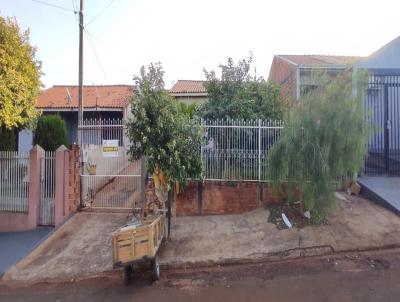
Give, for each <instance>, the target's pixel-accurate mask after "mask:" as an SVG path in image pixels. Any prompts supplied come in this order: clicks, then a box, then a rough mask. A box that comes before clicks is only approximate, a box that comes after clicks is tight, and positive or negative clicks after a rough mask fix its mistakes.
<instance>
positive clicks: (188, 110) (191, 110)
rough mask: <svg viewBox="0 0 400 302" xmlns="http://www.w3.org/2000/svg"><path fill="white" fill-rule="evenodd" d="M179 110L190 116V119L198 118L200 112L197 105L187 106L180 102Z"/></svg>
mask: <svg viewBox="0 0 400 302" xmlns="http://www.w3.org/2000/svg"><path fill="white" fill-rule="evenodd" d="M178 107H179V110H180V111H181V112H182V113H183V114H185V115H186V116H188V117H189V118H190V119H193V118H195V117H196V116H197V112H198V110H199V107H198V106H197V105H196V104H186V103H182V102H179V103H178Z"/></svg>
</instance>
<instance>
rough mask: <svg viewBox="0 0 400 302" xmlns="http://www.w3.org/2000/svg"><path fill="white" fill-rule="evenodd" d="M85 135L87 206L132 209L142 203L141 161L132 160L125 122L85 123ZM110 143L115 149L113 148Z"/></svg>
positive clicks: (81, 131)
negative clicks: (125, 133) (125, 134)
mask: <svg viewBox="0 0 400 302" xmlns="http://www.w3.org/2000/svg"><path fill="white" fill-rule="evenodd" d="M79 135H82V137H81V139H82V152H83V156H82V157H83V165H82V166H83V171H82V173H81V184H82V190H81V201H82V206H84V207H93V208H113V209H116V208H119V209H131V208H134V207H135V204H136V203H138V202H139V201H140V200H141V188H142V185H141V184H142V177H141V175H142V173H141V162H140V161H130V160H129V157H128V155H127V150H128V146H127V144H126V141H127V140H126V138H125V136H124V127H123V124H122V121H120V120H118V121H115V120H112V121H105V120H86V121H85V122H84V125H83V126H81V127H80V128H79ZM110 142H112V143H114V144H112V147H110V144H109V143H110Z"/></svg>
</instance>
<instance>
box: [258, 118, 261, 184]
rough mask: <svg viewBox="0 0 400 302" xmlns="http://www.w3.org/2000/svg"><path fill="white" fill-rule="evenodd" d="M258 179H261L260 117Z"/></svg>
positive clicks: (259, 129) (259, 120) (259, 126)
mask: <svg viewBox="0 0 400 302" xmlns="http://www.w3.org/2000/svg"><path fill="white" fill-rule="evenodd" d="M258 181H259V182H260V181H261V119H258Z"/></svg>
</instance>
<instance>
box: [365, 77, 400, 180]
mask: <svg viewBox="0 0 400 302" xmlns="http://www.w3.org/2000/svg"><path fill="white" fill-rule="evenodd" d="M365 110H366V114H365V115H366V116H367V117H368V119H369V123H370V124H371V125H372V126H373V128H374V131H373V136H372V138H371V141H370V142H369V144H368V155H367V156H366V159H365V170H364V172H365V173H366V174H370V175H382V174H387V175H393V176H394V175H400V76H390V75H373V76H371V78H370V80H369V82H368V86H367V93H366V97H365Z"/></svg>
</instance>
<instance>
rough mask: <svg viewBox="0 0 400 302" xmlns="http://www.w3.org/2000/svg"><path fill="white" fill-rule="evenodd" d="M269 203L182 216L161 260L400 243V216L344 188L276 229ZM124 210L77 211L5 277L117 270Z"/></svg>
mask: <svg viewBox="0 0 400 302" xmlns="http://www.w3.org/2000/svg"><path fill="white" fill-rule="evenodd" d="M268 215H269V211H268V210H267V209H264V208H260V209H257V210H255V211H252V212H249V213H245V214H241V215H214V216H195V217H178V218H176V219H175V221H174V222H173V225H172V240H171V241H170V242H167V243H166V244H164V245H163V246H162V247H161V249H160V254H159V259H160V263H161V265H163V267H164V268H165V267H174V266H175V267H177V266H181V267H185V266H191V265H215V264H222V263H232V262H252V261H259V260H263V261H268V260H278V259H285V258H295V257H304V256H313V255H323V254H331V253H333V252H343V251H355V250H367V249H377V248H385V247H394V246H400V219H399V217H398V216H397V215H396V214H394V213H393V212H391V211H389V210H387V209H385V208H383V207H381V206H379V205H377V204H375V203H373V202H370V201H368V200H366V199H364V198H361V197H358V196H347V194H342V196H341V198H340V200H339V201H338V207H337V209H336V211H333V212H332V213H330V214H329V215H328V224H326V225H322V226H307V227H305V228H303V229H286V230H278V229H277V228H276V226H275V225H274V224H271V223H268ZM126 221H127V216H126V214H121V213H113V214H111V213H109V214H107V213H78V214H76V215H75V216H74V217H73V218H72V219H71V220H70V221H68V222H67V223H66V224H65V225H64V226H63V227H61V228H60V229H59V230H57V231H56V232H55V233H54V234H53V235H52V236H51V237H50V238H49V239H48V240H46V242H44V243H43V244H42V245H41V246H40V247H39V248H37V249H36V250H35V251H34V252H33V253H31V254H30V255H29V256H27V257H26V258H25V259H24V260H22V261H21V262H20V263H19V264H18V265H16V266H14V267H13V268H12V269H11V270H9V271H8V272H7V273H6V274H5V276H4V278H3V279H4V280H5V281H23V282H37V281H38V280H41V281H45V280H46V281H60V280H71V279H73V278H85V277H95V276H99V275H102V274H104V273H109V272H110V271H111V270H112V250H111V233H112V232H113V231H114V230H116V229H117V228H118V227H120V226H121V225H123V224H124V223H125V222H126Z"/></svg>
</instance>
